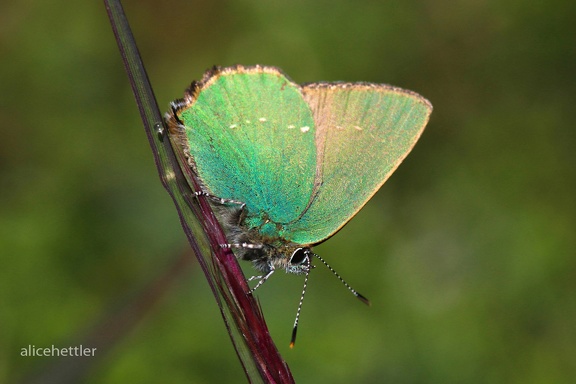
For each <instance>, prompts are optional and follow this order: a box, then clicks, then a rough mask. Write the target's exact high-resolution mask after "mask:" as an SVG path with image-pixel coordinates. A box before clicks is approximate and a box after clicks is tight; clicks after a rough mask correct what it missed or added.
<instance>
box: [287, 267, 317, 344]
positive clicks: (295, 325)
mask: <svg viewBox="0 0 576 384" xmlns="http://www.w3.org/2000/svg"><path fill="white" fill-rule="evenodd" d="M307 260H308V268H307V269H306V276H305V277H304V287H302V296H300V303H298V310H297V311H296V319H295V320H294V328H292V339H291V340H290V348H294V343H296V332H297V331H298V320H299V319H300V311H301V310H302V303H303V302H304V295H305V294H306V287H307V286H308V276H309V275H310V270H311V269H312V266H311V263H310V258H307Z"/></svg>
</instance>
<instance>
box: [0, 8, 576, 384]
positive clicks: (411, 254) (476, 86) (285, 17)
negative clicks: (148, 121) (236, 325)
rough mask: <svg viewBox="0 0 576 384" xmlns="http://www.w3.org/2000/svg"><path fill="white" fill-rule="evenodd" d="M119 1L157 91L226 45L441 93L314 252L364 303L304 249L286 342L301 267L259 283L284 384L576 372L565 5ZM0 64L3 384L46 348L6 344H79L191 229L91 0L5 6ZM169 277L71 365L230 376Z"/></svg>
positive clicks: (284, 64) (192, 279) (570, 13)
mask: <svg viewBox="0 0 576 384" xmlns="http://www.w3.org/2000/svg"><path fill="white" fill-rule="evenodd" d="M125 9H126V12H127V14H128V17H129V20H130V22H131V24H132V28H133V30H134V33H135V35H136V39H137V41H138V43H139V46H140V50H141V53H142V55H143V57H144V60H145V63H146V65H147V69H148V72H149V75H150V78H151V81H152V83H153V85H154V87H155V90H156V95H157V97H158V101H159V104H160V105H161V107H162V108H165V107H167V106H168V102H169V101H170V100H172V99H175V98H178V97H181V96H182V94H183V90H184V88H185V87H187V86H188V84H189V83H190V81H192V80H193V79H199V78H200V77H201V76H202V73H203V72H204V70H205V69H207V68H208V67H210V66H212V65H214V64H218V65H232V64H236V63H241V64H245V65H250V64H256V63H260V64H266V65H275V66H279V67H281V68H282V69H283V70H284V71H285V72H286V73H287V74H289V75H290V76H291V77H292V78H293V79H294V80H295V81H297V82H308V81H317V80H325V81H334V80H347V81H370V82H383V83H390V84H393V85H397V86H401V87H404V88H408V89H411V90H414V91H416V92H419V93H421V94H422V95H424V96H425V97H427V98H428V99H429V100H430V101H431V102H432V103H433V105H434V108H435V109H434V113H433V114H432V119H431V122H430V123H429V125H428V128H427V129H426V131H425V132H424V135H423V136H422V138H421V139H420V142H419V143H418V145H417V146H416V147H415V149H414V151H413V152H412V154H411V155H410V156H409V157H408V158H407V160H406V161H405V162H404V164H402V166H400V168H399V169H398V171H397V172H396V174H394V176H393V177H392V178H391V179H390V180H389V181H388V182H387V184H386V185H385V186H384V187H383V188H382V190H381V191H380V192H379V193H378V194H377V195H376V196H375V197H374V198H373V200H372V201H371V202H370V203H369V204H368V205H367V206H366V207H365V208H364V209H363V210H362V211H361V212H360V213H359V214H358V215H357V217H356V218H355V219H354V220H352V222H350V224H349V225H347V226H346V227H345V228H344V229H343V230H342V231H341V232H340V233H338V235H337V236H335V237H334V238H332V239H331V240H330V241H328V242H327V243H326V244H324V245H322V246H320V247H318V248H316V251H317V253H319V254H320V255H321V256H322V257H324V258H325V259H326V260H327V261H328V262H330V263H331V264H332V266H333V267H334V268H335V269H336V270H337V271H339V272H340V274H341V275H342V276H343V277H344V278H345V279H346V280H347V281H348V282H349V283H350V284H351V285H352V286H354V287H355V288H357V289H358V290H359V291H360V292H362V293H363V294H365V295H366V296H368V297H369V298H370V299H371V300H372V303H373V305H372V307H371V308H367V307H365V306H364V305H362V304H361V303H360V302H358V301H357V300H356V299H355V298H354V297H353V296H352V295H350V294H349V293H348V292H347V291H346V289H345V288H344V287H343V286H342V285H341V284H340V283H339V282H338V280H337V279H335V278H334V277H333V276H332V275H331V274H330V272H329V271H327V270H326V269H325V268H321V267H319V268H316V269H315V270H314V272H313V274H312V275H311V277H310V282H309V291H308V295H307V299H306V302H305V303H304V308H303V312H302V318H301V323H300V330H299V339H298V343H297V345H296V348H295V349H294V350H289V349H288V342H289V339H290V332H291V327H292V322H293V319H294V315H295V311H296V306H297V303H298V299H299V296H300V289H301V284H302V278H301V277H294V276H286V275H285V274H284V273H278V274H276V275H275V276H274V278H273V279H272V280H271V281H270V282H268V283H267V284H266V286H265V287H264V288H262V289H261V290H259V291H258V297H259V299H260V301H261V304H262V307H263V309H264V313H265V315H266V318H267V321H268V324H269V327H270V330H271V332H272V336H273V338H274V339H275V340H276V342H277V345H278V347H279V348H280V350H281V352H282V354H283V356H284V357H285V358H286V360H287V361H288V363H289V365H290V367H291V370H292V373H293V375H294V377H295V379H296V381H297V382H299V383H324V382H330V383H350V382H355V383H523V384H527V383H573V382H574V378H575V377H576V252H575V249H576V244H575V243H576V235H575V230H576V222H575V221H576V209H575V208H576V207H575V205H576V204H575V201H576V199H575V196H576V150H575V147H576V129H575V125H574V121H575V119H574V113H575V110H576V109H575V106H576V76H575V75H576V73H575V72H576V71H575V69H576V45H575V43H574V37H575V36H576V28H575V24H574V17H575V16H576V2H573V1H572V2H571V1H568V0H564V1H559V0H550V1H547V2H542V1H541V2H520V1H513V0H505V1H496V0H490V1H469V0H468V1H467V0H460V1H448V0H443V1H423V2H416V1H390V2H385V1H380V2H377V1H364V2H359V1H341V0H331V1H301V0H297V1H294V0H291V1H265V0H261V1H255V0H254V1H248V0H241V1H206V2H199V1H183V0H180V1H178V0H168V1H150V0H148V1H135V0H130V1H125ZM0 81H1V87H2V92H1V93H0V121H1V129H2V135H1V139H0V188H1V189H0V193H1V195H0V255H1V259H0V260H1V267H0V382H2V383H13V382H16V381H17V380H19V379H20V378H23V377H25V376H26V375H28V374H30V373H32V372H36V373H38V374H40V375H43V374H45V372H47V370H49V369H50V368H51V367H52V366H53V364H54V363H55V362H56V359H53V358H47V357H21V356H20V349H21V348H24V347H27V346H28V345H29V344H34V345H36V346H51V345H52V344H55V345H56V346H59V347H65V346H70V345H72V346H74V345H77V344H79V342H78V340H79V338H82V337H83V335H86V333H88V334H89V333H90V332H95V331H94V330H93V327H94V326H96V325H97V324H99V322H100V321H102V319H105V318H107V316H110V314H111V313H114V311H116V310H118V309H120V308H124V307H126V305H128V303H130V302H131V300H133V299H134V298H135V297H138V294H139V292H141V291H142V289H143V287H145V286H146V284H148V282H150V281H153V280H154V279H156V278H157V277H158V276H160V275H162V274H163V273H165V272H164V271H166V270H167V269H168V268H169V267H170V266H171V265H173V264H174V263H175V262H176V260H177V259H178V258H179V257H180V254H181V253H182V252H186V250H187V249H188V245H187V242H186V239H185V237H184V234H183V232H182V230H181V227H180V224H179V221H178V217H177V214H176V211H175V208H174V206H173V204H172V202H171V200H170V198H169V196H168V194H167V193H166V192H165V191H164V190H163V188H162V186H161V184H160V182H159V178H158V176H157V173H156V169H155V167H154V163H153V157H152V154H151V152H150V149H149V146H148V143H147V140H146V137H145V135H144V131H143V129H142V126H141V122H140V118H139V115H138V112H137V109H136V105H135V103H134V100H133V97H132V94H131V91H130V87H129V83H128V80H127V77H126V74H125V73H124V69H123V66H122V63H121V61H120V57H119V54H118V51H117V48H116V43H115V41H114V38H113V35H112V32H111V29H110V26H109V24H108V20H107V17H106V13H105V10H104V6H103V4H102V2H100V1H95V2H69V1H62V0H55V1H52V2H42V1H29V2H27V1H20V2H16V1H4V2H3V3H2V5H0ZM246 267H247V268H246V269H245V271H246V273H247V274H251V273H252V272H251V270H250V266H249V265H247V266H246ZM164 296H165V297H164V299H163V300H162V301H161V302H160V303H159V304H158V305H157V306H156V307H154V309H153V310H152V311H151V313H149V314H148V315H147V316H145V317H144V318H142V319H141V321H139V322H138V325H137V326H136V327H134V328H133V329H131V331H130V332H120V335H121V336H122V337H118V342H116V343H115V344H114V347H113V348H106V349H103V350H99V351H98V353H97V354H98V356H99V357H100V358H93V359H92V360H90V358H85V360H82V361H83V362H84V363H86V362H87V363H88V368H87V369H88V371H87V372H88V378H87V379H86V380H85V382H87V383H121V382H138V383H159V382H166V383H224V382H245V378H244V376H243V372H242V369H241V367H240V365H239V363H238V360H237V358H236V355H235V352H234V350H233V348H232V346H231V344H230V342H229V340H228V335H227V333H226V330H225V327H224V325H223V323H222V321H221V318H220V314H219V312H218V308H217V306H216V304H215V303H214V300H213V298H212V294H211V292H210V290H209V288H208V285H207V284H206V282H205V280H204V276H203V274H202V272H201V271H200V269H199V268H198V266H197V265H192V266H191V267H190V268H186V269H184V268H183V270H182V273H181V274H180V275H179V277H177V278H175V279H174V285H173V286H172V287H171V288H170V289H169V291H167V292H166V293H165V295H164ZM111 329H113V327H112V328H110V327H104V330H103V331H101V332H96V335H97V336H99V337H103V338H105V337H106V335H108V333H109V332H110V331H111ZM75 366H76V363H72V362H70V363H66V362H65V363H64V368H60V369H64V370H66V369H73V368H74V367H75ZM40 377H42V376H40ZM45 382H47V381H45Z"/></svg>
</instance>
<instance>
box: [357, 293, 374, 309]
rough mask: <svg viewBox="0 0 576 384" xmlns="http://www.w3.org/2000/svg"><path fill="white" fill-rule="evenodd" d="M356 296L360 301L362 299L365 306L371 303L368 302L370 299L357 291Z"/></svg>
mask: <svg viewBox="0 0 576 384" xmlns="http://www.w3.org/2000/svg"><path fill="white" fill-rule="evenodd" d="M356 293H357V294H356V297H357V298H358V299H360V301H362V302H363V303H364V304H366V305H367V306H371V305H372V303H370V300H368V299H367V298H365V297H364V296H362V295H361V294H359V293H358V292H356Z"/></svg>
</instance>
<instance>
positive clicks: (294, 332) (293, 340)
mask: <svg viewBox="0 0 576 384" xmlns="http://www.w3.org/2000/svg"><path fill="white" fill-rule="evenodd" d="M296 332H298V325H294V329H293V330H292V339H291V340H290V349H292V348H294V344H295V343H296Z"/></svg>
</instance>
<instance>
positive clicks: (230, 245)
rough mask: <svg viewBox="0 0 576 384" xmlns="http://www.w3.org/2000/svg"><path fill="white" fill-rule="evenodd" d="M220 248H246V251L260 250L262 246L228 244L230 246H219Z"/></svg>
mask: <svg viewBox="0 0 576 384" xmlns="http://www.w3.org/2000/svg"><path fill="white" fill-rule="evenodd" d="M220 246H221V247H222V248H228V249H231V248H248V249H262V247H263V245H262V244H252V243H230V244H220Z"/></svg>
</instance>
